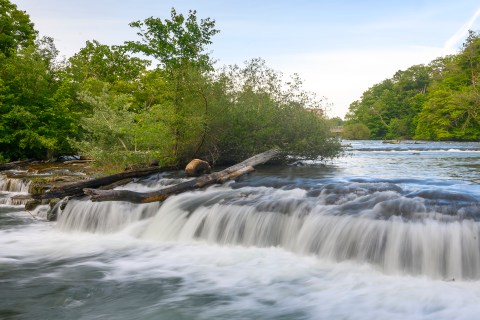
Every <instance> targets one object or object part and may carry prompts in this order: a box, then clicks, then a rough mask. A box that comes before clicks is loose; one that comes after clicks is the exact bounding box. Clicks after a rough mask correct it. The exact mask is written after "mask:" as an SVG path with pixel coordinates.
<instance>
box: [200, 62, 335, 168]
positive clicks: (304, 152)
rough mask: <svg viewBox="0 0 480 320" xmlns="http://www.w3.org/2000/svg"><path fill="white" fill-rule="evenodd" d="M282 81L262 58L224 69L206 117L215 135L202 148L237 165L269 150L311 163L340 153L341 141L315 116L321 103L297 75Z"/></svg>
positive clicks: (322, 119)
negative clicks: (274, 147) (285, 81)
mask: <svg viewBox="0 0 480 320" xmlns="http://www.w3.org/2000/svg"><path fill="white" fill-rule="evenodd" d="M282 78H283V76H282V74H280V73H278V72H275V71H274V70H272V69H270V68H268V67H267V66H266V65H265V61H263V60H261V59H253V60H251V61H250V62H248V63H246V65H245V67H243V68H240V67H238V66H236V65H234V66H230V67H226V68H224V69H223V70H222V71H221V72H220V73H219V74H218V75H217V81H216V83H215V85H216V86H217V88H216V89H215V90H216V92H215V94H214V100H213V101H212V102H211V104H210V106H211V107H210V109H211V111H210V114H209V128H210V130H211V131H212V132H214V133H215V134H214V135H210V136H209V139H208V142H207V143H206V145H207V146H209V149H210V150H212V149H213V150H221V154H220V159H221V160H222V161H226V162H233V161H238V160H241V159H243V158H245V157H247V156H248V155H251V154H255V153H258V152H262V151H265V150H267V149H269V148H271V147H273V146H278V147H281V148H282V150H284V151H285V152H286V153H287V154H290V155H295V156H298V157H305V158H309V159H316V158H317V157H324V158H328V157H334V156H336V155H337V154H338V151H339V148H340V146H339V143H338V141H337V139H336V138H334V137H332V136H331V135H330V132H329V126H328V124H327V121H326V119H325V118H324V117H323V115H322V113H321V112H318V110H322V100H320V99H317V98H316V97H315V96H314V95H313V94H311V93H308V92H306V91H304V90H302V83H301V80H300V79H299V78H298V76H294V77H293V79H292V80H291V81H290V82H287V83H284V82H283V81H282ZM218 98H220V100H216V99H218ZM312 110H313V111H317V112H312ZM212 146H213V147H212Z"/></svg>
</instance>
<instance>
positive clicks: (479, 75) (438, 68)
mask: <svg viewBox="0 0 480 320" xmlns="http://www.w3.org/2000/svg"><path fill="white" fill-rule="evenodd" d="M479 79H480V34H479V33H478V32H474V31H472V30H470V31H469V35H468V37H467V39H466V40H465V42H464V43H463V45H462V47H461V50H460V51H459V52H458V53H457V54H453V55H448V56H444V57H439V58H437V59H435V60H433V61H432V62H430V63H429V64H427V65H423V64H420V65H414V66H412V67H410V68H408V69H407V70H400V71H397V72H396V73H395V74H394V75H393V77H392V78H389V79H385V80H383V81H382V82H380V83H377V84H375V85H374V86H372V87H371V88H369V89H368V90H367V91H365V92H364V93H363V95H362V97H361V98H360V99H359V100H357V101H354V102H353V103H352V104H351V105H350V108H349V112H348V113H347V115H346V119H345V122H344V127H343V136H344V137H345V138H347V139H374V140H408V139H414V140H432V141H479V140H480V84H479Z"/></svg>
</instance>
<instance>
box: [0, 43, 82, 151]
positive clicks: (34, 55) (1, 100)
mask: <svg viewBox="0 0 480 320" xmlns="http://www.w3.org/2000/svg"><path fill="white" fill-rule="evenodd" d="M45 44H47V45H46V46H44V45H45ZM56 53H57V51H56V49H55V48H54V47H53V46H52V43H51V41H50V40H49V39H44V40H43V41H39V42H37V44H36V45H35V46H29V47H27V48H25V49H22V50H20V51H18V54H16V55H12V56H10V57H8V58H4V59H2V60H1V61H0V84H1V85H0V87H1V97H0V150H1V153H2V154H3V157H4V158H6V159H18V158H25V157H27V158H40V159H42V158H48V157H51V156H53V155H54V154H56V153H69V152H70V147H69V145H68V143H67V137H68V136H70V135H72V134H74V132H75V131H76V129H77V126H76V124H75V123H76V121H77V119H76V117H75V114H74V113H72V112H70V110H69V109H68V101H69V99H70V97H69V92H68V90H65V88H64V86H63V85H62V83H61V81H59V80H58V77H57V71H56V70H55V68H56V65H55V62H54V59H55V57H56Z"/></svg>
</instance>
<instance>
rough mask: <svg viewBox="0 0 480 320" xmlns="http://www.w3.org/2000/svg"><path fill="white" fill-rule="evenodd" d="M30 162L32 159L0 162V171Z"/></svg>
mask: <svg viewBox="0 0 480 320" xmlns="http://www.w3.org/2000/svg"><path fill="white" fill-rule="evenodd" d="M31 162H33V160H21V161H14V162H8V163H2V164H0V171H4V170H11V169H15V168H18V167H21V166H23V165H26V164H28V163H31Z"/></svg>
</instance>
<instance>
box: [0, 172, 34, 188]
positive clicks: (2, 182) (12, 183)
mask: <svg viewBox="0 0 480 320" xmlns="http://www.w3.org/2000/svg"><path fill="white" fill-rule="evenodd" d="M31 183H32V182H31V181H30V180H25V179H17V178H8V177H6V176H4V175H2V174H0V192H1V191H6V192H23V193H28V191H29V188H30V184H31Z"/></svg>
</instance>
